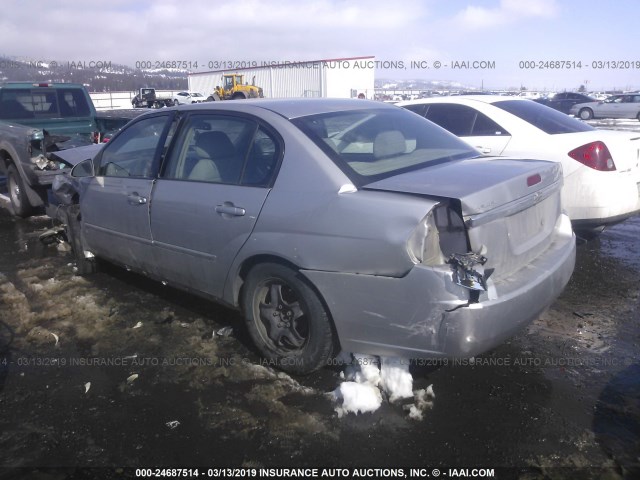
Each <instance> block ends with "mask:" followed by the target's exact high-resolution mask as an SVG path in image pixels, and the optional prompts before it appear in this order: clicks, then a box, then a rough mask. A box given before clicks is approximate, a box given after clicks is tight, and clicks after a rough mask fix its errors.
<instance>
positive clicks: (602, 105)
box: [569, 93, 640, 120]
mask: <svg viewBox="0 0 640 480" xmlns="http://www.w3.org/2000/svg"><path fill="white" fill-rule="evenodd" d="M569 113H570V114H571V115H575V116H576V117H580V118H581V119H582V120H590V119H592V118H637V119H638V120H640V93H625V94H624V95H611V96H610V97H609V98H607V99H606V100H601V101H593V102H587V103H578V104H576V105H574V106H573V107H571V110H570V111H569Z"/></svg>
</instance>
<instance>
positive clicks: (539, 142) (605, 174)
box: [398, 96, 640, 239]
mask: <svg viewBox="0 0 640 480" xmlns="http://www.w3.org/2000/svg"><path fill="white" fill-rule="evenodd" d="M398 105H400V106H402V107H404V108H406V109H408V110H411V111H413V112H415V113H418V114H419V115H421V116H424V117H426V118H427V119H429V120H431V121H432V122H435V123H437V124H438V125H440V126H441V127H443V128H446V129H447V130H449V131H450V132H452V133H454V134H456V135H458V136H459V137H460V138H462V139H463V140H464V141H466V142H467V143H468V144H469V145H471V146H473V147H475V148H477V149H478V150H479V151H480V152H482V153H483V154H485V155H488V156H491V157H493V156H496V155H501V156H518V157H528V158H542V159H547V160H552V161H555V162H558V163H560V164H562V169H563V171H564V187H563V192H562V202H563V208H564V209H565V210H566V211H567V213H568V214H569V217H570V218H571V221H572V224H573V227H574V229H575V230H576V233H577V234H578V236H581V237H582V238H584V239H591V238H593V237H594V236H597V235H598V234H599V233H600V232H601V231H602V230H603V229H604V228H605V227H606V226H607V225H612V224H615V223H618V222H621V221H623V220H625V219H626V218H629V217H630V216H633V215H636V214H637V213H638V212H639V211H640V201H639V199H638V188H639V187H638V184H639V182H640V168H639V165H638V163H639V158H640V140H639V138H638V135H637V134H630V133H628V132H626V133H625V132H616V131H610V130H596V129H595V128H593V127H591V126H590V125H587V124H585V123H584V122H581V121H579V120H576V119H575V118H572V117H570V116H568V115H564V114H561V113H560V112H558V111H556V110H553V109H552V108H549V107H546V106H544V105H540V104H539V103H536V102H533V101H531V100H526V99H517V98H508V99H507V98H505V97H501V96H481V97H458V98H442V99H438V98H431V99H424V100H418V101H415V102H403V103H399V104H398Z"/></svg>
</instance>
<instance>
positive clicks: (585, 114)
mask: <svg viewBox="0 0 640 480" xmlns="http://www.w3.org/2000/svg"><path fill="white" fill-rule="evenodd" d="M578 116H579V117H580V118H581V119H582V120H591V119H592V118H593V110H591V109H590V108H583V109H582V110H580V113H578Z"/></svg>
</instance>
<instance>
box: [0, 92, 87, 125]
mask: <svg viewBox="0 0 640 480" xmlns="http://www.w3.org/2000/svg"><path fill="white" fill-rule="evenodd" d="M90 115H91V109H90V108H89V104H88V102H87V98H86V96H85V94H84V91H82V90H80V89H78V88H59V89H53V88H37V89H17V88H16V89H11V88H7V89H3V90H2V91H1V93H0V118H2V119H11V118H15V119H28V118H69V117H88V116H90Z"/></svg>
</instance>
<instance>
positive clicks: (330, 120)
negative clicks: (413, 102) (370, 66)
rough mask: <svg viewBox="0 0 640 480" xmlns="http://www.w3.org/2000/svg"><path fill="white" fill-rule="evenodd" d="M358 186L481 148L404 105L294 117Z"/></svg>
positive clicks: (460, 157)
mask: <svg viewBox="0 0 640 480" xmlns="http://www.w3.org/2000/svg"><path fill="white" fill-rule="evenodd" d="M293 123H294V124H296V125H297V126H298V128H300V129H301V130H302V131H303V132H304V133H305V134H306V135H308V136H309V137H310V138H311V139H312V140H313V141H314V142H315V143H316V144H317V145H318V146H319V147H320V148H322V149H323V150H324V152H325V153H327V155H328V156H329V157H330V158H332V159H333V160H334V162H336V164H337V165H338V166H339V167H340V168H341V169H342V171H344V172H345V174H347V176H348V177H349V178H350V179H351V180H352V182H353V183H354V184H355V185H356V186H362V185H366V184H368V183H371V182H375V181H378V180H381V179H383V178H387V177H391V176H393V175H397V174H400V173H405V172H408V171H412V170H418V169H421V168H424V167H427V166H431V165H435V164H440V163H444V162H450V161H454V160H459V159H462V158H470V157H477V156H478V152H477V151H476V150H474V149H473V148H471V147H470V146H468V145H467V144H466V143H464V142H463V141H461V140H460V139H458V138H457V137H455V136H454V135H452V134H450V133H449V132H447V131H446V130H444V129H442V128H440V127H438V126H437V125H435V124H433V123H431V122H430V121H428V120H426V119H424V118H422V117H419V116H418V115H415V114H413V113H411V112H409V111H407V110H404V109H399V108H398V109H395V108H394V109H379V110H378V109H366V110H353V111H346V112H332V113H324V114H319V115H311V116H308V117H301V118H297V119H295V120H293Z"/></svg>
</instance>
